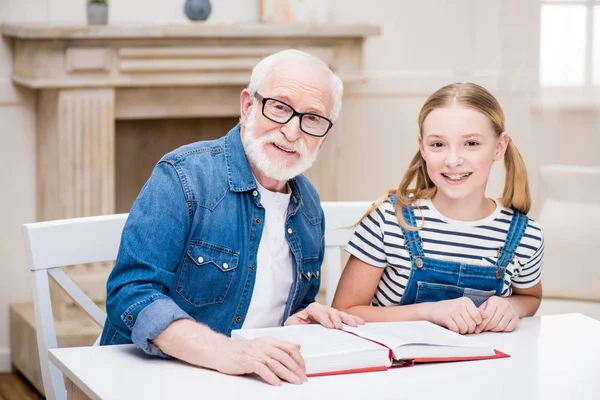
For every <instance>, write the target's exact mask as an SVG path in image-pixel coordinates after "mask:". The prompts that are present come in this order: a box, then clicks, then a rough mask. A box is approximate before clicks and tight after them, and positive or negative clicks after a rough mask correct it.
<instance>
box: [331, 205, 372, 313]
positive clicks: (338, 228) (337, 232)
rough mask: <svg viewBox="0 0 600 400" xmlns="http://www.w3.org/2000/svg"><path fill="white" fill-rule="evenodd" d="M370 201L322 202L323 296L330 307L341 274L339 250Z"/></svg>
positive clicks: (346, 241) (345, 242) (348, 238)
mask: <svg viewBox="0 0 600 400" xmlns="http://www.w3.org/2000/svg"><path fill="white" fill-rule="evenodd" d="M372 204H373V203H372V202H370V201H348V202H340V201H334V202H322V203H321V206H322V207H323V211H324V213H325V271H324V272H325V273H324V275H325V296H326V298H327V304H328V305H331V303H332V301H333V295H334V294H335V290H336V288H337V284H338V281H339V279H340V275H341V273H342V257H341V250H342V248H343V247H344V246H345V245H346V244H347V243H348V241H349V240H350V236H351V235H352V233H353V232H354V230H353V229H352V225H354V224H355V223H356V222H357V221H358V220H359V219H360V217H362V216H363V214H364V213H365V212H366V211H367V210H368V209H369V207H371V205H372Z"/></svg>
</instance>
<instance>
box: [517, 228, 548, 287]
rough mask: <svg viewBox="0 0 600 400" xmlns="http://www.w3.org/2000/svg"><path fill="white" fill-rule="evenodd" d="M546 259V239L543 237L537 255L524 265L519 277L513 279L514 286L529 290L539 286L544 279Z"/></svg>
mask: <svg viewBox="0 0 600 400" xmlns="http://www.w3.org/2000/svg"><path fill="white" fill-rule="evenodd" d="M543 259H544V238H543V236H541V231H540V243H539V247H538V248H537V250H536V251H535V253H534V254H533V255H532V256H531V257H530V258H529V259H528V260H527V262H526V263H525V264H523V265H522V266H521V268H520V271H519V273H518V274H517V275H515V276H513V277H512V285H513V286H514V287H516V288H518V289H528V288H531V287H534V286H535V285H537V284H538V283H539V282H540V280H541V279H542V264H543Z"/></svg>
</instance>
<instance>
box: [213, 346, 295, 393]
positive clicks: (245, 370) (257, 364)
mask: <svg viewBox="0 0 600 400" xmlns="http://www.w3.org/2000/svg"><path fill="white" fill-rule="evenodd" d="M218 347H219V348H218V349H217V352H216V354H217V361H216V364H215V369H216V370H217V371H219V372H222V373H224V374H229V375H243V374H251V373H255V374H257V375H258V376H260V377H261V378H262V379H264V380H265V381H266V382H267V383H269V384H271V385H274V386H279V385H281V381H282V380H285V381H288V382H290V383H295V384H300V383H303V382H306V380H307V378H306V366H305V365H304V360H303V359H302V356H301V355H300V345H297V344H292V343H289V342H285V341H283V340H280V339H277V338H273V337H262V338H258V339H253V340H231V339H228V338H227V339H224V340H223V341H222V342H221V343H220V344H219V345H218Z"/></svg>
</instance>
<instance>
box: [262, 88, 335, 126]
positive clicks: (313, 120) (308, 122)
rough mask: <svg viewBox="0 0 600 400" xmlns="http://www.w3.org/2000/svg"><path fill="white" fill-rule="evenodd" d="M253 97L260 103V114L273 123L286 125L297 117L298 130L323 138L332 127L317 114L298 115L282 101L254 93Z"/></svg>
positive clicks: (331, 124)
mask: <svg viewBox="0 0 600 400" xmlns="http://www.w3.org/2000/svg"><path fill="white" fill-rule="evenodd" d="M254 97H256V98H257V99H258V100H260V101H261V102H262V114H263V115H264V116H265V117H266V118H267V119H270V120H271V121H273V122H277V123H278V124H287V123H288V122H290V121H291V120H292V118H294V117H295V116H296V115H297V116H298V119H299V120H300V130H302V132H304V133H306V134H307V135H311V136H316V137H323V136H325V135H326V134H327V132H329V130H330V129H331V127H332V126H333V122H331V121H330V120H329V119H327V118H325V117H322V116H320V115H317V114H312V113H299V112H297V111H296V110H294V108H293V107H292V106H290V105H289V104H286V103H284V102H283V101H279V100H277V99H273V98H270V97H262V96H261V95H260V94H258V92H255V93H254Z"/></svg>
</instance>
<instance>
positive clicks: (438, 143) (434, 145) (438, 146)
mask: <svg viewBox="0 0 600 400" xmlns="http://www.w3.org/2000/svg"><path fill="white" fill-rule="evenodd" d="M430 146H431V147H434V148H440V147H442V146H444V144H443V143H440V142H435V143H431V145H430Z"/></svg>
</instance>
